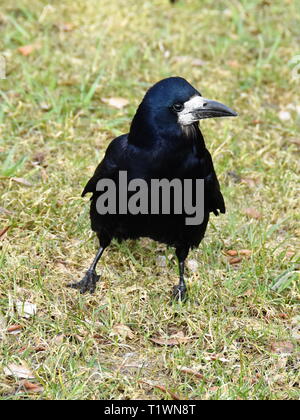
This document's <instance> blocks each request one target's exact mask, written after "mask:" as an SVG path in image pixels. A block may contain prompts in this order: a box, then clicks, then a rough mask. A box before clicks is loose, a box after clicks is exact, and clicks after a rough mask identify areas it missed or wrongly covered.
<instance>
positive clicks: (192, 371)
mask: <svg viewBox="0 0 300 420" xmlns="http://www.w3.org/2000/svg"><path fill="white" fill-rule="evenodd" d="M177 368H178V369H179V370H180V372H182V373H187V374H188V375H192V376H195V377H196V378H198V379H203V375H202V374H201V373H199V372H197V371H196V370H195V369H191V368H188V367H185V366H177Z"/></svg>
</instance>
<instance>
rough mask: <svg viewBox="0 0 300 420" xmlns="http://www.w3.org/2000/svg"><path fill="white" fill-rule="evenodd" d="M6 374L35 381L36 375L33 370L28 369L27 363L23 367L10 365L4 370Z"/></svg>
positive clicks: (23, 363)
mask: <svg viewBox="0 0 300 420" xmlns="http://www.w3.org/2000/svg"><path fill="white" fill-rule="evenodd" d="M4 374H5V375H6V376H15V377H17V378H20V379H33V378H34V375H33V372H32V370H31V369H29V368H28V366H27V364H26V363H25V362H22V364H21V365H17V364H15V363H10V364H9V365H8V366H6V367H5V368H4Z"/></svg>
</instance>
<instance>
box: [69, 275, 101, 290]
mask: <svg viewBox="0 0 300 420" xmlns="http://www.w3.org/2000/svg"><path fill="white" fill-rule="evenodd" d="M99 278H100V276H98V275H97V273H96V271H95V270H88V271H87V272H86V273H85V276H84V277H83V279H82V280H80V281H79V282H78V283H69V284H68V287H72V288H73V289H79V290H80V293H81V294H83V293H86V292H90V293H94V291H95V289H96V283H97V281H98V280H99Z"/></svg>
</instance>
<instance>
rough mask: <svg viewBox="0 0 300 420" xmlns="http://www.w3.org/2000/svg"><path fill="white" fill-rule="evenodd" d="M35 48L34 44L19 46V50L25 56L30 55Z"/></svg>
mask: <svg viewBox="0 0 300 420" xmlns="http://www.w3.org/2000/svg"><path fill="white" fill-rule="evenodd" d="M34 50H35V46H34V45H24V46H23V47H20V48H18V52H19V53H20V54H22V55H24V57H27V56H28V55H30V54H31V53H32V52H33V51H34Z"/></svg>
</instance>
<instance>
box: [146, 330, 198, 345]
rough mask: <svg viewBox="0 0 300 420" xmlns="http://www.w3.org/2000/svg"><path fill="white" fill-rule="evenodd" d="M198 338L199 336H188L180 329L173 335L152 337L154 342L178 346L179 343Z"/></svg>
mask: <svg viewBox="0 0 300 420" xmlns="http://www.w3.org/2000/svg"><path fill="white" fill-rule="evenodd" d="M196 338H198V337H197V336H191V337H186V336H185V335H184V333H183V331H179V332H178V333H176V334H173V335H171V336H170V337H166V338H163V337H155V338H150V340H151V341H153V343H155V344H158V345H160V346H177V345H179V344H185V343H188V342H190V341H193V340H194V339H196Z"/></svg>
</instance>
